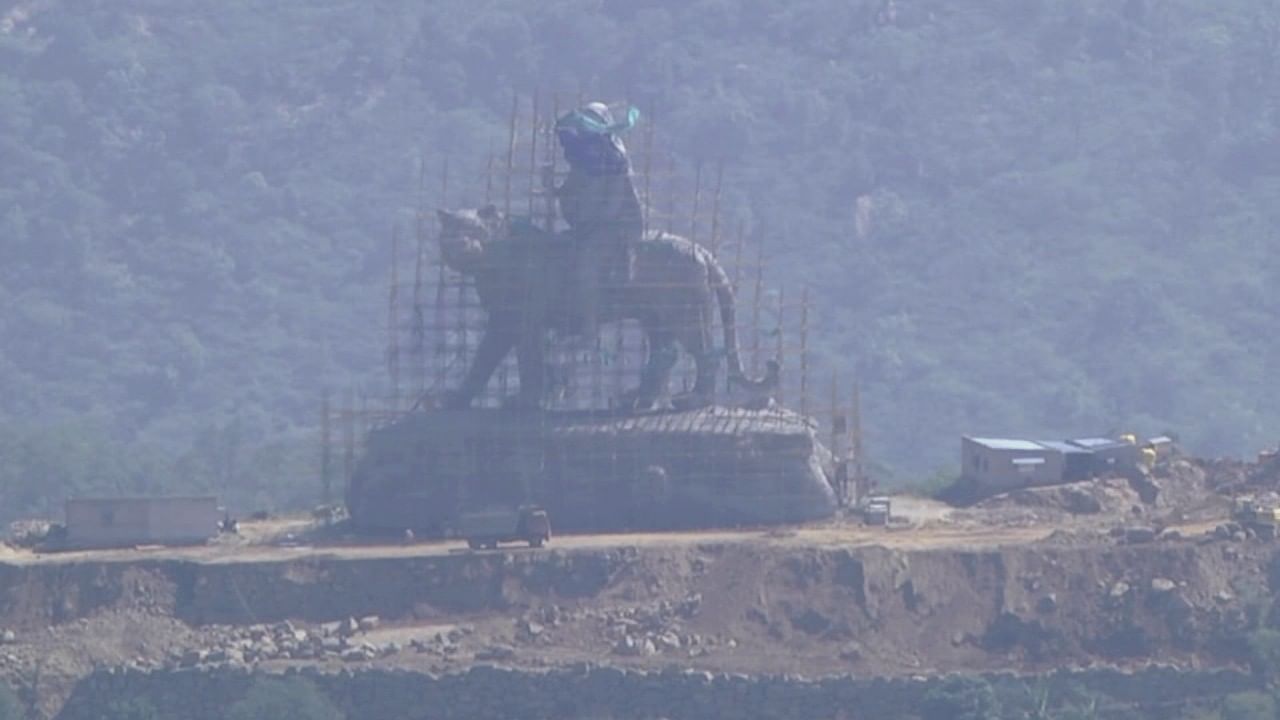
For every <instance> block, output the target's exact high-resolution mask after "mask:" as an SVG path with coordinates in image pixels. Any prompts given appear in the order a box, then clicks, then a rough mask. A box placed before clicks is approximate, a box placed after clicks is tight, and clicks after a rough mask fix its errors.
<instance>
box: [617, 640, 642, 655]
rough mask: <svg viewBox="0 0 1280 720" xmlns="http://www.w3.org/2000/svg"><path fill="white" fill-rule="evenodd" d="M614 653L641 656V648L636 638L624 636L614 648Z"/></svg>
mask: <svg viewBox="0 0 1280 720" xmlns="http://www.w3.org/2000/svg"><path fill="white" fill-rule="evenodd" d="M613 652H614V653H616V654H618V655H639V654H640V648H639V645H637V643H636V639H635V638H633V637H631V636H630V635H623V636H622V639H621V640H619V641H618V642H617V643H616V644H615V645H614V646H613Z"/></svg>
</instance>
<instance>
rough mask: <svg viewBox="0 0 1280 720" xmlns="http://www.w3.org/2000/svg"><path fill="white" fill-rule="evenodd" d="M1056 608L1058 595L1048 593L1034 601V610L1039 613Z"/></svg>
mask: <svg viewBox="0 0 1280 720" xmlns="http://www.w3.org/2000/svg"><path fill="white" fill-rule="evenodd" d="M1057 609H1058V596H1057V595H1055V594H1054V593H1049V594H1048V595H1045V596H1044V597H1042V598H1040V599H1039V600H1037V601H1036V611H1037V612H1040V613H1051V612H1053V611H1055V610H1057Z"/></svg>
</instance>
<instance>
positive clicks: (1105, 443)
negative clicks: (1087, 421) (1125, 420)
mask: <svg viewBox="0 0 1280 720" xmlns="http://www.w3.org/2000/svg"><path fill="white" fill-rule="evenodd" d="M1067 442H1069V443H1071V444H1072V445H1077V446H1079V447H1082V448H1085V449H1088V450H1099V449H1102V448H1113V447H1117V446H1122V445H1128V444H1129V443H1127V442H1124V441H1121V440H1112V439H1111V438H1079V439H1076V440H1068V441H1067Z"/></svg>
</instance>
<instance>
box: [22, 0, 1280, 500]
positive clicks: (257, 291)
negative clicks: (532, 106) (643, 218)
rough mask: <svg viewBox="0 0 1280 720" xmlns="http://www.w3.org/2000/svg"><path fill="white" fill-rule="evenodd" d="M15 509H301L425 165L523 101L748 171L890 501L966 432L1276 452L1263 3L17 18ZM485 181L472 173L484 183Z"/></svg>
mask: <svg viewBox="0 0 1280 720" xmlns="http://www.w3.org/2000/svg"><path fill="white" fill-rule="evenodd" d="M0 8H2V9H3V10H4V14H3V16H2V17H3V19H2V20H0V308H2V309H3V310H2V312H0V515H3V516H6V517H9V516H12V515H14V514H19V513H26V512H40V511H49V510H51V509H53V508H56V507H57V504H58V503H60V502H61V499H62V497H63V496H64V495H65V494H66V492H68V491H69V490H70V489H72V488H74V489H75V490H76V491H78V492H86V491H90V490H93V491H104V492H105V491H110V492H138V491H144V490H150V489H154V488H160V487H164V488H169V489H177V488H182V489H211V490H214V491H217V492H219V493H221V494H223V495H225V496H227V497H230V498H232V500H233V502H234V503H235V504H238V505H239V506H241V507H248V506H250V505H254V506H259V505H268V504H287V503H299V502H310V501H312V500H313V499H314V488H315V487H316V483H315V481H314V472H315V470H314V465H315V463H314V460H315V457H316V455H317V450H316V448H315V441H314V436H315V432H314V431H315V427H314V426H315V424H316V415H317V407H318V404H319V388H320V387H321V386H322V385H325V384H328V385H331V386H334V387H341V386H345V385H350V384H360V383H364V382H369V381H371V380H372V379H373V378H375V377H377V375H378V374H379V372H380V362H381V359H382V355H381V352H382V338H383V319H384V317H385V311H384V309H383V302H384V298H385V291H384V283H385V279H386V266H387V262H388V250H387V246H388V242H387V240H388V237H389V235H390V232H391V227H392V225H393V223H395V222H396V221H397V220H399V221H400V222H404V221H405V220H406V218H407V217H408V216H409V213H410V212H411V211H412V209H413V208H414V206H415V202H416V198H415V189H416V186H417V171H418V167H419V163H420V162H422V163H425V165H426V166H427V167H429V168H439V167H440V166H441V164H442V163H443V161H444V159H445V157H446V156H447V157H449V158H450V159H451V162H452V163H453V166H454V168H455V177H454V184H453V188H454V189H453V190H452V192H451V194H452V195H454V198H453V199H454V200H455V201H456V202H463V201H464V200H471V199H474V200H476V201H478V199H479V197H480V193H481V192H482V190H481V172H480V171H481V167H480V165H479V159H480V158H481V157H483V156H484V155H485V154H486V153H487V152H488V151H489V149H490V148H491V147H493V146H494V145H495V144H499V143H501V142H502V138H503V135H504V128H505V122H506V121H505V116H506V113H507V112H508V111H509V104H510V100H511V95H512V92H513V91H518V92H522V93H528V92H532V91H533V90H534V89H541V90H543V91H552V90H558V91H562V92H565V93H568V94H574V95H576V94H577V93H579V92H585V93H587V94H589V95H599V96H603V97H607V98H620V97H624V96H625V97H628V98H630V99H631V100H632V101H633V102H634V103H635V104H637V105H639V106H640V107H641V108H642V109H646V110H652V111H653V113H654V116H655V117H657V118H658V122H660V123H661V129H662V133H663V134H664V136H665V137H666V138H668V139H669V140H670V141H671V142H672V143H673V144H674V145H675V146H676V147H677V148H678V149H679V150H680V152H681V153H683V159H684V161H685V162H686V163H693V162H695V161H696V160H698V159H704V160H717V159H722V160H724V161H726V163H727V165H726V182H727V183H728V187H727V193H728V197H729V198H730V204H731V210H730V212H731V213H732V215H733V216H734V217H735V218H737V219H741V220H743V221H744V222H745V223H746V225H747V227H748V231H749V233H750V235H751V237H752V238H753V240H755V241H757V242H760V243H762V244H763V247H764V249H765V252H766V254H767V256H768V257H769V258H770V259H771V261H772V262H774V263H775V264H776V266H777V269H775V270H773V272H772V279H773V280H774V282H779V283H785V284H787V285H788V286H791V287H796V286H799V285H801V284H808V286H809V287H810V288H811V292H812V293H813V296H814V300H815V302H816V304H817V306H818V307H817V318H816V322H815V327H814V329H813V331H812V334H813V336H814V337H816V338H817V340H816V343H815V344H816V345H817V350H816V354H817V355H818V358H817V360H819V361H820V362H822V363H823V364H824V366H825V367H832V366H835V367H840V368H842V369H845V370H847V371H849V372H853V371H854V370H856V372H857V374H858V376H859V378H860V379H861V382H862V385H863V388H864V392H865V408H864V414H865V416H866V424H867V426H868V445H869V449H870V451H871V452H872V453H874V455H875V459H876V460H877V461H879V462H880V463H882V464H884V465H886V466H888V467H891V468H894V469H896V470H897V471H898V474H899V475H900V476H911V475H920V474H928V473H931V472H933V471H934V470H936V469H939V468H946V467H947V466H949V465H950V464H951V463H952V462H953V456H954V455H955V454H956V452H957V437H958V435H959V434H960V433H962V432H982V433H1017V434H1030V435H1049V436H1055V435H1067V434H1080V433H1093V432H1102V431H1107V430H1113V429H1118V428H1133V429H1135V430H1138V431H1143V432H1159V431H1164V430H1167V429H1172V430H1176V431H1177V432H1179V433H1180V434H1181V436H1182V438H1183V440H1184V441H1185V442H1186V444H1187V445H1188V446H1189V447H1190V448H1191V449H1193V450H1195V451H1198V452H1201V453H1245V452H1250V451H1253V450H1257V449H1259V448H1260V447H1262V446H1264V445H1267V444H1269V443H1271V442H1273V441H1275V440H1276V439H1277V437H1278V436H1280V402H1277V400H1276V398H1277V393H1276V391H1275V389H1274V383H1273V382H1272V381H1271V378H1270V377H1269V376H1270V371H1271V370H1272V369H1273V368H1276V367H1280V336H1278V335H1277V333H1276V323H1277V316H1278V312H1277V311H1280V294H1278V293H1276V292H1275V291H1274V289H1273V288H1274V287H1275V286H1276V285H1277V281H1278V280H1280V260H1277V259H1276V253H1275V252H1274V247H1275V242H1274V237H1275V229H1276V228H1277V227H1280V225H1278V223H1280V134H1278V125H1277V121H1278V118H1277V107H1278V104H1277V93H1278V92H1280V86H1278V85H1277V83H1278V81H1280V68H1277V60H1278V57H1280V9H1278V6H1277V5H1276V4H1275V3H1274V2H1272V0H1218V1H1216V2H1213V3H1207V2H1203V1H1201V0H1124V1H1121V0H1084V1H1075V0H1072V1H1068V0H960V1H955V0H947V1H946V2H944V1H942V0H899V1H898V2H896V3H893V2H886V1H885V0H853V1H851V0H741V1H730V0H696V1H693V2H657V1H654V0H627V1H620V0H546V1H544V2H538V3H529V2H518V1H517V0H466V1H463V0H433V1H432V2H429V3H421V2H419V3H413V2H407V1H405V0H387V1H386V2H381V3H364V2H350V1H342V0H305V1H304V0H276V1H275V2H247V1H245V0H228V1H226V2H219V3H209V2H194V1H192V0H166V1H165V2H156V1H155V0H110V2H108V1H107V0H77V1H76V2H70V1H69V0H63V1H58V0H30V1H29V2H12V1H11V2H5V3H0ZM468 163H472V164H473V167H472V169H470V170H469V169H467V166H468Z"/></svg>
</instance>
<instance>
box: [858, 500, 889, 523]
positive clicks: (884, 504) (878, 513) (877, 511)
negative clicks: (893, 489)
mask: <svg viewBox="0 0 1280 720" xmlns="http://www.w3.org/2000/svg"><path fill="white" fill-rule="evenodd" d="M861 512H862V521H863V522H865V523H866V524H868V525H888V524H889V517H890V515H891V510H890V505H889V498H888V496H885V495H872V496H870V497H868V498H867V499H866V500H865V501H864V502H863V503H862V507H861Z"/></svg>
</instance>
